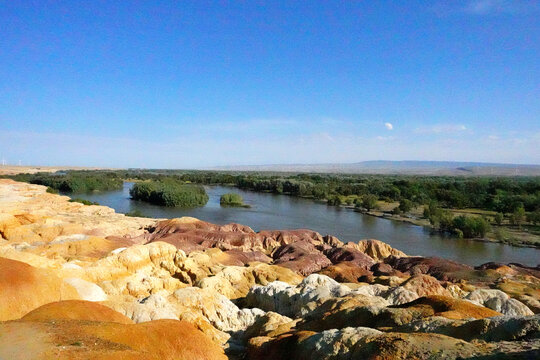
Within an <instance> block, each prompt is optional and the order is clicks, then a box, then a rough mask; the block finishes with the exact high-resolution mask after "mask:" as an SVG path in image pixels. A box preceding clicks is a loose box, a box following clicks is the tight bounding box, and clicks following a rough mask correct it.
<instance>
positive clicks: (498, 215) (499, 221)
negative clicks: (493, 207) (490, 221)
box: [494, 212, 504, 225]
mask: <svg viewBox="0 0 540 360" xmlns="http://www.w3.org/2000/svg"><path fill="white" fill-rule="evenodd" d="M494 220H495V224H497V225H502V222H503V220H504V215H503V214H502V213H500V212H498V213H496V214H495V218H494Z"/></svg>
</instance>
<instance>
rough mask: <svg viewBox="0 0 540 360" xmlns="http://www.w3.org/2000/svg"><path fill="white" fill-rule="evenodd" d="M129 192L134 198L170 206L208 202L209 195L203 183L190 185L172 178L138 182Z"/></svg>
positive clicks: (186, 205)
mask: <svg viewBox="0 0 540 360" xmlns="http://www.w3.org/2000/svg"><path fill="white" fill-rule="evenodd" d="M129 194H130V195H131V198H132V199H134V200H142V201H146V202H149V203H151V204H155V205H162V206H170V207H197V206H204V205H206V203H207V202H208V195H207V194H206V191H205V190H204V187H202V186H201V185H191V184H189V185H188V184H184V183H181V182H178V181H174V180H171V179H167V180H166V181H163V182H161V181H149V182H142V183H136V184H135V185H133V187H132V188H131V190H130V191H129Z"/></svg>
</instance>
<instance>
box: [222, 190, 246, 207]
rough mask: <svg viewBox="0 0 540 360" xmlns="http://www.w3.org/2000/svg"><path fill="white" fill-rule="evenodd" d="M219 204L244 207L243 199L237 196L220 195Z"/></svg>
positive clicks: (229, 194)
mask: <svg viewBox="0 0 540 360" xmlns="http://www.w3.org/2000/svg"><path fill="white" fill-rule="evenodd" d="M219 203H220V204H221V205H222V206H244V199H243V198H242V196H241V195H239V194H235V193H228V194H223V195H221V198H220V199H219Z"/></svg>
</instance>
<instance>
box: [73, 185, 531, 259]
mask: <svg viewBox="0 0 540 360" xmlns="http://www.w3.org/2000/svg"><path fill="white" fill-rule="evenodd" d="M132 186H133V183H130V182H126V183H124V187H123V189H122V190H116V191H104V192H96V193H90V194H77V195H74V196H73V197H79V198H83V199H87V200H90V201H95V202H98V203H99V204H101V205H105V206H109V207H111V208H113V209H115V210H116V211H117V212H121V213H126V212H130V211H133V210H139V211H140V212H142V213H143V214H144V215H146V216H149V217H154V218H174V217H181V216H192V217H195V218H198V219H201V220H204V221H208V222H211V223H214V224H227V223H231V222H235V223H239V224H243V225H248V226H250V227H251V228H252V229H253V230H255V231H259V230H274V229H312V230H315V231H318V232H319V233H321V234H322V235H326V234H331V235H334V236H336V237H338V238H339V239H340V240H341V241H344V242H348V241H355V242H356V241H359V240H361V239H378V240H382V241H384V242H386V243H388V244H390V245H391V246H392V247H395V248H397V249H399V250H402V251H404V252H405V253H406V254H408V255H423V256H439V257H444V258H447V259H451V260H455V261H458V262H461V263H465V264H470V265H480V264H483V263H486V262H489V261H495V262H503V263H509V262H517V263H521V264H524V265H531V266H535V265H537V264H538V263H539V262H540V249H535V248H522V247H513V246H509V245H505V244H498V243H486V242H481V241H472V240H464V239H458V238H455V237H451V236H445V235H441V234H439V233H433V232H431V231H430V230H429V229H426V228H423V227H421V226H416V225H411V224H407V223H403V222H399V221H393V220H388V219H382V218H377V217H373V216H369V215H363V214H360V213H357V212H354V211H352V210H350V209H345V208H340V207H335V206H327V205H326V204H321V203H317V202H315V201H313V200H310V199H303V198H297V197H293V196H287V195H276V194H267V193H258V192H253V191H243V190H240V189H236V188H228V187H223V186H206V187H205V188H206V191H207V193H208V196H209V197H210V200H209V201H208V203H207V204H206V206H204V207H200V208H195V209H182V208H167V207H161V206H156V205H151V204H147V203H144V202H141V201H134V200H131V199H130V196H129V189H130V188H131V187H132ZM227 192H235V193H238V194H240V195H242V197H243V198H244V202H245V203H246V204H249V205H251V208H223V207H221V206H220V205H219V198H220V196H221V195H222V194H225V193H227Z"/></svg>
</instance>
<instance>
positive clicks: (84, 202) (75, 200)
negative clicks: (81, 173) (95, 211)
mask: <svg viewBox="0 0 540 360" xmlns="http://www.w3.org/2000/svg"><path fill="white" fill-rule="evenodd" d="M69 202H78V203H81V204H84V205H99V203H97V202H93V201H89V200H86V199H81V198H73V199H70V200H69Z"/></svg>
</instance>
